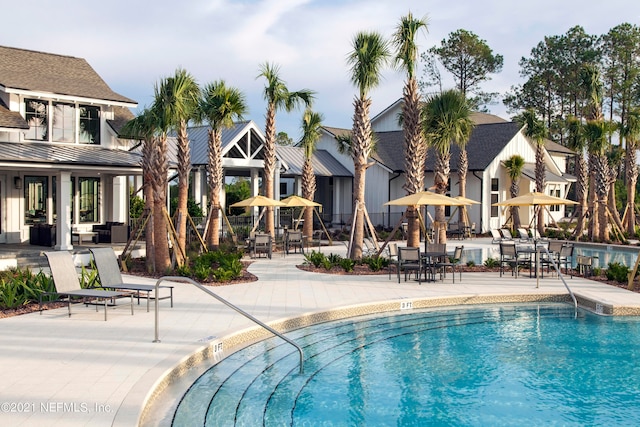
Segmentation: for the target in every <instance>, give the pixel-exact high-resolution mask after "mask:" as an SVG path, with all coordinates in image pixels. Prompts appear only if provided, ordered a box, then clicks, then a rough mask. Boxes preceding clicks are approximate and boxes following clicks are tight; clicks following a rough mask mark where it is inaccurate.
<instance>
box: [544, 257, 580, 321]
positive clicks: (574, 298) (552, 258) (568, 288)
mask: <svg viewBox="0 0 640 427" xmlns="http://www.w3.org/2000/svg"><path fill="white" fill-rule="evenodd" d="M540 247H542V249H544V251H545V252H546V254H547V258H548V259H549V260H551V264H553V268H555V269H556V272H557V273H558V277H559V278H560V280H562V283H564V287H565V288H567V291H569V295H571V299H573V306H574V308H575V313H576V317H578V300H577V299H576V297H575V295H573V291H572V290H571V288H570V287H569V285H568V284H567V282H566V280H564V277H562V273H561V272H560V269H559V268H558V265H557V264H556V260H555V258H554V257H552V256H551V254H550V253H549V249H547V247H546V246H542V245H540V246H538V245H536V250H540ZM536 280H539V279H538V262H537V257H536ZM538 287H539V285H538Z"/></svg>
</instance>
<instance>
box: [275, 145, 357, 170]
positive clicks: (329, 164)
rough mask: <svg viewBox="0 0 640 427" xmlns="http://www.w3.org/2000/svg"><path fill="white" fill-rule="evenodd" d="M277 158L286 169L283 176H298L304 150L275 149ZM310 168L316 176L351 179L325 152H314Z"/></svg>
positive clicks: (286, 147)
mask: <svg viewBox="0 0 640 427" xmlns="http://www.w3.org/2000/svg"><path fill="white" fill-rule="evenodd" d="M276 151H277V156H278V157H279V158H280V159H281V160H282V162H283V163H284V165H285V167H286V168H287V169H286V171H285V172H284V173H282V175H283V176H300V175H302V167H303V165H304V149H303V148H301V147H291V146H281V145H279V146H278V147H276ZM311 166H312V167H313V172H314V174H315V175H316V176H336V177H352V176H353V174H352V173H351V171H349V170H348V169H347V168H345V167H344V166H343V165H342V163H340V162H339V161H338V160H336V159H335V157H333V156H332V155H331V154H330V153H329V152H328V151H326V150H316V151H315V152H314V153H313V156H312V157H311Z"/></svg>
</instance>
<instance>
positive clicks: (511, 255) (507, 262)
mask: <svg viewBox="0 0 640 427" xmlns="http://www.w3.org/2000/svg"><path fill="white" fill-rule="evenodd" d="M530 255H531V254H527V256H526V257H523V256H522V254H519V253H518V248H517V247H516V245H515V244H514V243H500V277H502V273H503V271H504V267H505V266H508V267H509V268H510V269H511V275H512V276H514V275H515V276H516V277H518V268H519V267H520V266H521V265H528V266H529V268H531V256H530Z"/></svg>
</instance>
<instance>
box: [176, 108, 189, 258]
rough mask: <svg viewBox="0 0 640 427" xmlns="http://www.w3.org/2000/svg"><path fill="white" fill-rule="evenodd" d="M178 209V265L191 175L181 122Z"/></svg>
mask: <svg viewBox="0 0 640 427" xmlns="http://www.w3.org/2000/svg"><path fill="white" fill-rule="evenodd" d="M177 157H178V207H177V209H176V218H177V224H176V231H177V233H178V246H179V248H180V250H177V251H176V261H177V263H178V265H182V264H184V262H185V260H184V259H183V258H182V256H181V254H185V255H186V253H187V215H188V211H187V199H188V198H189V174H190V173H191V151H190V148H189V136H188V134H187V122H186V121H184V120H182V121H181V122H180V128H179V129H178V153H177Z"/></svg>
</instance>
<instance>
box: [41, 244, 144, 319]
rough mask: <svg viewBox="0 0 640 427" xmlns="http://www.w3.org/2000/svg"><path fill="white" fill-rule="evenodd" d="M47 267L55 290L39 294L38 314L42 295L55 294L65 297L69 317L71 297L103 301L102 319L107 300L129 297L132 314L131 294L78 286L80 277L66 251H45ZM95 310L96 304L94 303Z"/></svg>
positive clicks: (105, 311) (105, 315)
mask: <svg viewBox="0 0 640 427" xmlns="http://www.w3.org/2000/svg"><path fill="white" fill-rule="evenodd" d="M44 254H45V256H46V257H47V261H48V263H49V268H50V269H51V276H52V277H53V283H54V285H55V287H56V292H55V293H51V292H44V293H42V294H40V299H39V304H40V306H39V308H40V314H42V297H43V296H44V295H52V294H57V295H59V296H60V297H67V307H68V309H69V317H71V299H72V298H82V300H83V301H85V300H86V299H91V300H98V301H100V300H101V301H103V302H104V320H105V321H106V320H107V302H108V301H112V300H114V299H116V298H121V297H129V298H130V300H131V314H132V315H133V294H128V293H125V292H117V291H109V290H106V289H95V288H91V289H82V287H81V286H80V279H79V278H78V272H77V271H76V266H75V264H74V263H73V257H72V256H71V254H70V253H69V252H67V251H60V252H45V253H44ZM96 311H98V306H97V305H96Z"/></svg>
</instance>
